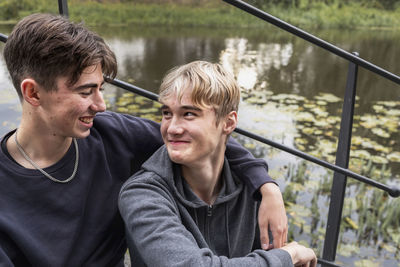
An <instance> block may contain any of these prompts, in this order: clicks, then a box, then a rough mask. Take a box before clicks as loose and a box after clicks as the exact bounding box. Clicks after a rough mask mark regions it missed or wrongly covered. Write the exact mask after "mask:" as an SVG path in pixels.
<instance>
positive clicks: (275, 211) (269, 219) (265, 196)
mask: <svg viewBox="0 0 400 267" xmlns="http://www.w3.org/2000/svg"><path fill="white" fill-rule="evenodd" d="M260 192H261V195H262V200H261V205H260V208H259V210H258V226H259V227H260V238H261V245H262V248H263V249H271V248H280V247H282V246H283V245H284V244H285V243H286V240H287V232H288V225H287V217H286V211H285V206H284V203H283V199H282V194H281V191H280V190H279V188H278V186H277V185H276V184H274V183H266V184H263V185H262V186H261V187H260ZM268 226H269V228H270V230H271V232H272V236H273V239H274V241H273V246H271V245H270V244H269V236H268Z"/></svg>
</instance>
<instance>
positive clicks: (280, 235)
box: [272, 227, 287, 248]
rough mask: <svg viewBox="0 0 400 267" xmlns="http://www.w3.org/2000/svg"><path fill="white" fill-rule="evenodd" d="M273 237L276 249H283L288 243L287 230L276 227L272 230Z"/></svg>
mask: <svg viewBox="0 0 400 267" xmlns="http://www.w3.org/2000/svg"><path fill="white" fill-rule="evenodd" d="M272 236H273V237H274V248H280V247H282V246H283V245H284V244H285V243H286V236H287V228H286V227H275V228H274V229H273V230H272Z"/></svg>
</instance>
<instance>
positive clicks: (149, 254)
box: [119, 146, 293, 267]
mask: <svg viewBox="0 0 400 267" xmlns="http://www.w3.org/2000/svg"><path fill="white" fill-rule="evenodd" d="M221 179H223V185H222V189H221V191H220V192H219V195H218V197H217V199H216V201H215V203H214V204H213V205H212V206H209V205H208V204H207V203H205V202H204V201H202V200H201V199H200V198H198V197H197V196H196V195H195V194H194V193H193V191H192V190H191V188H190V186H189V185H188V184H187V183H186V181H185V179H183V177H182V176H181V172H180V166H179V165H177V164H174V163H173V162H171V160H170V159H169V156H168V152H167V150H166V148H165V146H163V147H161V148H160V149H159V150H158V151H157V152H156V153H154V155H153V156H152V157H151V158H150V159H148V160H147V161H146V162H145V163H144V164H143V166H142V170H141V171H139V172H138V173H136V174H135V175H134V176H132V177H131V178H130V179H129V180H128V181H126V183H125V184H124V185H123V186H122V189H121V192H120V196H119V209H120V211H121V215H122V217H123V219H124V221H125V224H126V231H127V242H128V247H129V251H130V257H131V262H132V266H133V267H135V266H157V267H158V266H174V267H175V266H196V267H197V266H241V267H242V266H274V267H275V266H279V267H280V266H288V267H289V266H293V263H292V260H291V257H290V255H289V253H287V252H286V251H285V250H282V249H273V250H269V251H264V250H261V249H260V248H261V245H260V239H259V230H258V226H257V210H258V203H257V202H255V201H254V199H253V198H252V196H251V194H250V192H249V190H247V189H246V186H245V185H244V184H243V183H242V182H241V181H240V180H239V179H238V178H236V176H234V175H233V174H232V173H231V171H230V167H229V163H228V161H227V160H226V159H225V163H224V168H223V172H222V178H221Z"/></svg>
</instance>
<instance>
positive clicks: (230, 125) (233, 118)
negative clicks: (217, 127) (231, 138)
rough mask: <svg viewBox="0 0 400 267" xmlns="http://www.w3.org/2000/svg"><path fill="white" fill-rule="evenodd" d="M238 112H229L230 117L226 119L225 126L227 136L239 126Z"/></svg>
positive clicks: (227, 116)
mask: <svg viewBox="0 0 400 267" xmlns="http://www.w3.org/2000/svg"><path fill="white" fill-rule="evenodd" d="M237 122H238V120H237V112H236V111H231V112H229V114H228V115H226V117H225V124H224V132H225V134H227V135H228V134H230V133H232V132H233V130H235V128H236V126H237Z"/></svg>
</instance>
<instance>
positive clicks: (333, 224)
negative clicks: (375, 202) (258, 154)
mask: <svg viewBox="0 0 400 267" xmlns="http://www.w3.org/2000/svg"><path fill="white" fill-rule="evenodd" d="M223 1H224V2H227V3H229V4H231V5H233V6H235V7H237V8H239V9H241V10H243V11H245V12H248V13H249V14H252V15H254V16H256V17H258V18H260V19H262V20H264V21H266V22H268V23H270V24H273V25H275V26H277V27H279V28H281V29H283V30H285V31H287V32H289V33H292V34H294V35H296V36H298V37H300V38H303V39H304V40H306V41H308V42H310V43H312V44H314V45H317V46H319V47H321V48H323V49H325V50H327V51H329V52H331V53H333V54H335V55H337V56H340V57H342V58H344V59H346V60H348V61H349V69H348V77H347V84H346V90H345V96H344V101H343V108H342V118H341V124H340V131H339V142H338V149H337V152H336V164H331V163H329V162H326V161H323V160H321V159H318V158H316V157H314V156H311V155H309V154H307V153H304V152H302V151H300V150H297V149H293V148H290V147H288V146H285V145H282V144H280V143H277V142H274V141H272V140H269V139H266V138H264V137H262V136H260V135H257V134H254V133H251V132H248V131H246V130H243V129H240V128H236V129H235V131H236V132H237V133H239V134H242V135H244V136H247V137H249V138H252V139H254V140H257V141H259V142H261V143H264V144H266V145H269V146H272V147H274V148H277V149H280V150H283V151H285V152H287V153H290V154H292V155H295V156H297V157H300V158H302V159H305V160H307V161H311V162H313V163H315V164H318V165H320V166H322V167H325V168H327V169H330V170H332V171H334V177H333V183H332V187H331V199H330V204H329V212H328V222H327V227H326V233H325V240H324V249H323V255H322V258H319V259H318V263H320V264H322V265H323V266H339V265H337V264H336V263H335V262H334V261H335V257H336V249H337V243H338V237H339V230H340V224H341V217H342V209H343V202H344V195H345V190H346V183H347V177H351V178H353V179H356V180H358V181H360V182H362V183H366V184H368V185H371V186H373V187H376V188H379V189H381V190H383V191H386V192H387V193H388V194H389V195H390V196H392V197H399V196H400V189H399V188H397V187H394V186H389V185H386V184H382V183H380V182H377V181H375V180H374V179H371V178H368V177H366V176H363V175H360V174H357V173H355V172H352V171H350V170H349V169H347V168H348V163H349V154H350V144H351V131H352V125H353V114H354V104H355V92H356V81H357V74H358V66H360V67H363V68H365V69H367V70H369V71H371V72H374V73H376V74H378V75H380V76H382V77H384V78H385V79H388V80H390V81H392V82H395V83H397V84H400V77H399V76H397V75H395V74H393V73H391V72H389V71H387V70H385V69H382V68H380V67H378V66H376V65H374V64H372V63H370V62H369V61H366V60H364V59H362V58H360V57H359V56H358V54H357V53H350V52H347V51H345V50H343V49H341V48H339V47H337V46H335V45H333V44H330V43H328V42H326V41H324V40H322V39H319V38H317V37H315V36H314V35H312V34H309V33H307V32H305V31H303V30H301V29H299V28H296V27H295V26H293V25H291V24H288V23H286V22H285V21H282V20H280V19H278V18H276V17H274V16H271V15H270V14H268V13H266V12H264V11H262V10H260V9H257V8H255V7H253V6H251V5H249V4H247V3H245V2H243V1H240V0H223ZM58 6H59V12H60V14H61V15H63V16H66V17H68V0H58ZM0 41H2V42H6V41H7V36H6V35H4V34H2V33H0ZM108 82H109V83H111V84H113V85H115V86H117V87H119V88H122V89H125V90H128V91H130V92H133V93H135V94H138V95H141V96H144V97H147V98H149V99H151V100H154V101H157V100H158V95H157V94H154V93H152V92H150V91H147V90H145V89H142V88H140V87H137V86H135V85H132V84H129V83H127V82H124V81H121V80H118V79H113V80H109V81H108Z"/></svg>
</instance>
